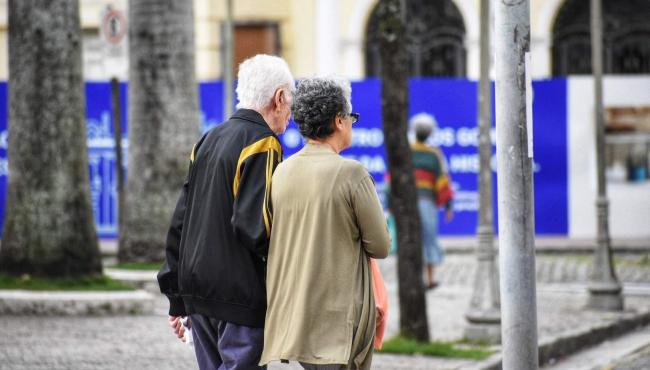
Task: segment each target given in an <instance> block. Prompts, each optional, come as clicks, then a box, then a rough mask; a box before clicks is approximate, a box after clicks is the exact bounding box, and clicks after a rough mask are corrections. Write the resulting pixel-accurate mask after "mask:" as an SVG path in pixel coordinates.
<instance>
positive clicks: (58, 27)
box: [0, 0, 102, 276]
mask: <svg viewBox="0 0 650 370" xmlns="http://www.w3.org/2000/svg"><path fill="white" fill-rule="evenodd" d="M8 10H9V149H8V156H9V187H8V194H7V206H6V213H5V224H4V234H3V240H2V248H1V249H0V269H1V270H2V271H4V272H7V273H10V274H13V275H19V274H33V275H37V276H78V275H86V274H100V273H101V271H102V267H101V260H100V254H99V248H98V245H97V235H96V232H95V225H94V222H93V211H92V206H91V201H90V185H89V179H88V153H87V148H86V126H85V120H84V117H85V101H84V86H83V78H82V72H81V71H82V68H81V28H80V24H79V3H78V1H77V0H59V1H37V0H10V1H9V4H8Z"/></svg>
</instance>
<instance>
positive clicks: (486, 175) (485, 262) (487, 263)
mask: <svg viewBox="0 0 650 370" xmlns="http://www.w3.org/2000/svg"><path fill="white" fill-rule="evenodd" d="M490 1H491V0H481V20H480V22H481V57H480V58H481V59H480V63H481V79H480V81H479V89H478V90H479V91H478V101H479V117H478V119H479V120H478V121H479V156H480V171H479V175H478V182H479V225H478V228H477V239H478V245H477V248H476V271H475V275H474V290H473V292H472V300H471V301H470V307H469V310H468V311H467V312H466V314H465V318H466V319H467V321H468V322H469V324H468V325H467V327H466V328H465V337H466V338H467V339H469V340H470V341H488V342H491V343H498V342H500V341H501V326H500V323H501V310H500V301H499V275H498V271H497V268H496V264H495V261H494V258H495V256H496V253H495V251H494V245H493V244H494V243H493V242H494V228H493V226H492V168H491V166H490V159H491V157H492V140H491V139H490V131H491V130H490V129H491V127H492V124H491V122H492V109H491V108H492V107H491V104H492V99H491V86H490Z"/></svg>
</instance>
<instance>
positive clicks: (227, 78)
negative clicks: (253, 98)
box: [223, 0, 234, 120]
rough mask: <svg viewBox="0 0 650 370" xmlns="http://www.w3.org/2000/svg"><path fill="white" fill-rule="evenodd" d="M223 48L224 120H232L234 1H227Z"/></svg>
mask: <svg viewBox="0 0 650 370" xmlns="http://www.w3.org/2000/svg"><path fill="white" fill-rule="evenodd" d="M223 31H224V38H223V40H224V48H223V55H224V57H223V89H224V93H223V97H224V99H223V116H224V117H223V118H224V120H226V119H228V118H230V116H231V115H232V110H233V95H232V87H233V44H234V42H233V10H232V0H226V21H225V22H224V30H223Z"/></svg>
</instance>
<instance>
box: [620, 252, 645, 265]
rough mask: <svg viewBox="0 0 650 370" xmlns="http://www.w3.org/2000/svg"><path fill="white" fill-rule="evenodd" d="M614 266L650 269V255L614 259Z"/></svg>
mask: <svg viewBox="0 0 650 370" xmlns="http://www.w3.org/2000/svg"><path fill="white" fill-rule="evenodd" d="M614 264H616V265H621V266H627V267H650V254H644V255H643V256H640V257H628V258H625V257H619V256H615V257H614Z"/></svg>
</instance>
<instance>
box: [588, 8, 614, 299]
mask: <svg viewBox="0 0 650 370" xmlns="http://www.w3.org/2000/svg"><path fill="white" fill-rule="evenodd" d="M601 1H602V0H591V66H592V69H593V74H594V105H595V116H596V117H595V118H596V162H597V163H596V164H597V168H598V175H597V176H598V196H597V199H596V211H597V217H598V224H597V225H598V231H597V232H598V242H597V244H598V245H597V246H596V249H595V251H594V266H593V271H592V274H591V278H590V282H589V301H588V303H587V305H588V306H589V307H590V308H593V309H600V310H622V309H623V297H622V296H621V285H620V283H619V282H618V278H617V277H616V272H615V271H614V264H613V263H612V248H611V242H610V237H609V200H608V199H607V184H606V182H605V160H604V156H605V122H604V115H603V51H602V50H603V37H602V8H601V6H602V3H601Z"/></svg>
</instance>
